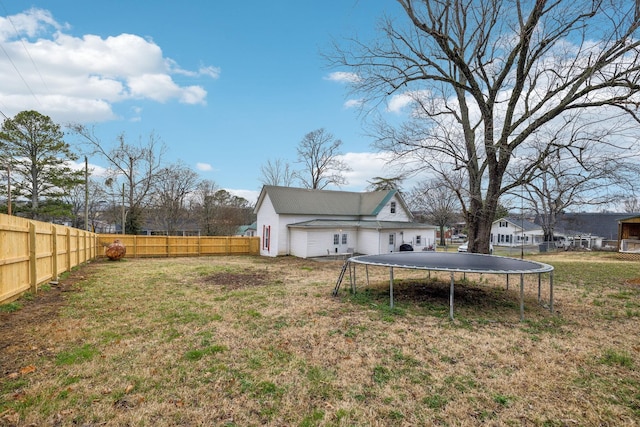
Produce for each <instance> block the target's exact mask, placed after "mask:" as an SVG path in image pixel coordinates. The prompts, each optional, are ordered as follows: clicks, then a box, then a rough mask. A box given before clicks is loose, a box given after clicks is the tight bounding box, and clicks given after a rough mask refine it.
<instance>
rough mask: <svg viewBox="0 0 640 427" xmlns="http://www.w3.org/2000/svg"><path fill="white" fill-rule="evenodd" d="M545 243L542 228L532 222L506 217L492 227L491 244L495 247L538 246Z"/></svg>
mask: <svg viewBox="0 0 640 427" xmlns="http://www.w3.org/2000/svg"><path fill="white" fill-rule="evenodd" d="M542 242H544V232H543V231H542V228H541V227H540V226H539V225H537V224H534V223H533V222H531V221H527V220H525V219H521V218H516V217H504V218H500V219H498V220H496V221H494V222H493V224H492V225H491V243H493V245H494V246H520V245H537V244H540V243H542Z"/></svg>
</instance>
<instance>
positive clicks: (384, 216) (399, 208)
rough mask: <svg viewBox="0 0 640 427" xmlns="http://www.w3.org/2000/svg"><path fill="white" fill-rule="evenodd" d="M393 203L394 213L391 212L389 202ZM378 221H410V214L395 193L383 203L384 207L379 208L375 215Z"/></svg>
mask: <svg viewBox="0 0 640 427" xmlns="http://www.w3.org/2000/svg"><path fill="white" fill-rule="evenodd" d="M392 203H395V207H396V209H395V213H391V204H392ZM375 219H377V220H378V221H406V222H409V221H411V216H410V214H409V213H408V212H407V211H406V210H405V209H404V205H403V203H402V202H401V201H400V199H399V198H398V196H397V195H395V196H393V197H392V198H391V200H389V201H388V202H387V203H385V205H384V207H383V208H382V209H381V210H380V212H379V213H378V215H377V216H376V217H375Z"/></svg>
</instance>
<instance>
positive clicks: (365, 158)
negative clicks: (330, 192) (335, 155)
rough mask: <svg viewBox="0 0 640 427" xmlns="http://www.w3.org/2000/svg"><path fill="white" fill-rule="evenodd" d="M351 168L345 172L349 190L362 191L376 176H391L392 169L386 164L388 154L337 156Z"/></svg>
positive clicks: (347, 154)
mask: <svg viewBox="0 0 640 427" xmlns="http://www.w3.org/2000/svg"><path fill="white" fill-rule="evenodd" d="M339 159H340V160H341V161H343V162H345V163H346V164H347V165H349V167H350V168H351V171H349V172H346V173H345V176H346V177H347V181H348V185H347V187H348V188H349V189H353V190H354V191H362V190H364V189H365V188H366V187H367V186H368V185H369V182H368V181H371V179H372V178H374V177H376V176H383V177H387V176H390V175H391V171H392V169H393V168H392V167H391V166H389V165H388V164H387V162H388V161H389V159H391V156H390V155H389V154H388V153H346V154H343V155H341V156H339Z"/></svg>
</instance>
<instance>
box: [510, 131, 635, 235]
mask: <svg viewBox="0 0 640 427" xmlns="http://www.w3.org/2000/svg"><path fill="white" fill-rule="evenodd" d="M546 130H548V129H546ZM550 130H551V132H545V130H541V131H540V132H538V133H537V134H536V135H534V136H532V137H531V140H532V144H531V145H530V147H531V150H530V151H529V152H528V153H527V156H525V157H524V158H516V160H515V161H514V164H513V165H512V167H511V168H510V169H509V170H508V171H507V177H506V180H508V179H513V181H515V182H521V183H522V186H521V187H520V189H518V190H516V191H520V197H523V198H524V200H525V202H526V207H527V208H529V209H530V210H531V211H532V212H533V213H535V214H536V216H537V217H538V218H539V221H540V225H541V227H542V230H543V232H544V237H545V240H546V241H553V237H554V232H555V225H556V222H557V217H558V215H559V214H561V213H562V212H564V211H567V210H570V209H571V208H584V207H587V208H593V207H594V206H605V205H609V204H611V203H614V202H616V201H617V200H620V199H621V198H622V197H623V195H624V194H625V193H626V192H627V191H633V188H634V185H636V183H635V181H636V179H637V176H638V173H639V172H640V170H639V167H638V165H637V164H636V163H635V162H634V161H630V159H629V158H626V157H624V156H621V154H622V152H616V150H610V149H609V148H610V145H611V144H610V143H609V142H608V141H607V135H606V134H601V133H600V134H599V133H598V132H597V131H595V130H594V129H592V128H591V125H590V124H589V125H585V124H583V123H581V121H580V120H576V121H572V122H567V123H564V124H563V125H562V126H557V127H556V128H554V129H550ZM600 131H605V129H601V130H600ZM531 157H534V158H536V159H538V160H537V161H536V162H535V167H531V162H530V158H531ZM514 190H515V189H514ZM512 194H513V195H516V192H515V191H513V192H512Z"/></svg>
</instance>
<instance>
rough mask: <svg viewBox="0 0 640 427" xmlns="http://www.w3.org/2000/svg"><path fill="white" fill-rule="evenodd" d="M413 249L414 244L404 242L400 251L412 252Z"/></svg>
mask: <svg viewBox="0 0 640 427" xmlns="http://www.w3.org/2000/svg"><path fill="white" fill-rule="evenodd" d="M411 251H413V246H411V245H410V244H408V243H403V244H401V245H400V252H411Z"/></svg>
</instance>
